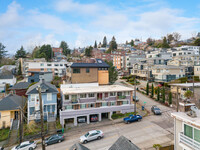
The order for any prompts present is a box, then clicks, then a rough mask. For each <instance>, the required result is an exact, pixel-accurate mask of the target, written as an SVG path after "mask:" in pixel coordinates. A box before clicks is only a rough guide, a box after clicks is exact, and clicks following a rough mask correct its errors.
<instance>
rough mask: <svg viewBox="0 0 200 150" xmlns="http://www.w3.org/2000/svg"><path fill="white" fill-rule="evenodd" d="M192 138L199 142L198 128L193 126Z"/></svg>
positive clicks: (199, 132)
mask: <svg viewBox="0 0 200 150" xmlns="http://www.w3.org/2000/svg"><path fill="white" fill-rule="evenodd" d="M194 140H195V141H197V142H200V130H198V129H195V128H194Z"/></svg>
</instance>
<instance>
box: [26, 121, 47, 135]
mask: <svg viewBox="0 0 200 150" xmlns="http://www.w3.org/2000/svg"><path fill="white" fill-rule="evenodd" d="M44 130H45V131H46V130H47V123H46V122H45V123H44ZM40 132H41V124H40V123H30V124H24V136H27V135H34V134H38V133H40Z"/></svg>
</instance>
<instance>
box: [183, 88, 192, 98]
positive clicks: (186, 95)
mask: <svg viewBox="0 0 200 150" xmlns="http://www.w3.org/2000/svg"><path fill="white" fill-rule="evenodd" d="M184 96H185V97H186V98H187V99H190V98H191V97H192V96H193V93H192V91H190V90H187V91H186V92H185V93H184Z"/></svg>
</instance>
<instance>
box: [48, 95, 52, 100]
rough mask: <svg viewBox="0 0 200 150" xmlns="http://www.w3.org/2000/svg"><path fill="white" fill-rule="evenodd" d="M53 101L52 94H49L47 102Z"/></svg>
mask: <svg viewBox="0 0 200 150" xmlns="http://www.w3.org/2000/svg"><path fill="white" fill-rule="evenodd" d="M51 100H52V93H47V101H51Z"/></svg>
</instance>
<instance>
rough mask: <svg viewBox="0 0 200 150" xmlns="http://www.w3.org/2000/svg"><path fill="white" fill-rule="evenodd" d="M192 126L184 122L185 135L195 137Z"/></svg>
mask: <svg viewBox="0 0 200 150" xmlns="http://www.w3.org/2000/svg"><path fill="white" fill-rule="evenodd" d="M192 130H193V129H192V127H190V126H188V125H186V124H184V135H186V136H188V137H190V138H193V131H192Z"/></svg>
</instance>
